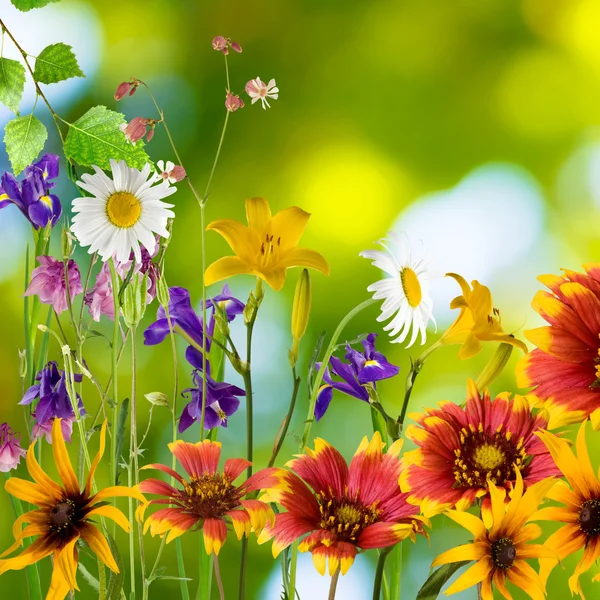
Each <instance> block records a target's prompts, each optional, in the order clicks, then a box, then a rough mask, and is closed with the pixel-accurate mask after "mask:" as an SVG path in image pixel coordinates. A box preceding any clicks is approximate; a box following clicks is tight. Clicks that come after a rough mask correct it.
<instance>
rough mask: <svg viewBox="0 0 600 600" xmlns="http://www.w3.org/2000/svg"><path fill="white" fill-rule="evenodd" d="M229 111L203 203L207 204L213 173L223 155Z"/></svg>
mask: <svg viewBox="0 0 600 600" xmlns="http://www.w3.org/2000/svg"><path fill="white" fill-rule="evenodd" d="M229 114H230V113H229V111H226V112H225V122H224V123H223V129H222V130H221V137H220V138H219V145H218V147H217V153H216V155H215V160H214V162H213V166H212V169H211V170H210V175H209V176H208V183H207V184H206V189H205V190H204V196H203V198H202V204H206V202H207V201H208V194H209V192H210V184H211V183H212V179H213V175H214V174H215V170H216V168H217V163H218V162H219V156H220V155H221V148H222V147H223V140H224V139H225V132H226V131H227V123H228V122H229Z"/></svg>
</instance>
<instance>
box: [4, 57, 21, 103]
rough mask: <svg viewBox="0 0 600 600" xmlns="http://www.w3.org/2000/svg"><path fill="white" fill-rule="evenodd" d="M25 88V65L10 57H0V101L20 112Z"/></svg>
mask: <svg viewBox="0 0 600 600" xmlns="http://www.w3.org/2000/svg"><path fill="white" fill-rule="evenodd" d="M24 89H25V67H24V66H23V65H22V64H21V63H20V62H19V61H18V60H12V59H10V58H0V102H1V103H2V104H4V105H5V106H8V108H10V110H12V111H13V112H14V113H15V114H19V104H21V97H22V96H23V90H24Z"/></svg>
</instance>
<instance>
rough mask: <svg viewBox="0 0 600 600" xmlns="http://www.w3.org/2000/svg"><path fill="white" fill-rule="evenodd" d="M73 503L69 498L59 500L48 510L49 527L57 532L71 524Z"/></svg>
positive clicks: (73, 511)
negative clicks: (62, 500)
mask: <svg viewBox="0 0 600 600" xmlns="http://www.w3.org/2000/svg"><path fill="white" fill-rule="evenodd" d="M74 517H75V503H74V502H72V501H71V500H65V501H64V502H60V503H59V504H57V505H56V506H54V507H53V508H52V510H51V511H50V529H51V530H52V531H53V532H55V533H58V532H59V531H63V530H64V529H66V528H68V527H69V526H70V525H72V524H73V520H74Z"/></svg>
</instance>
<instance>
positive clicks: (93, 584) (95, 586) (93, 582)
mask: <svg viewBox="0 0 600 600" xmlns="http://www.w3.org/2000/svg"><path fill="white" fill-rule="evenodd" d="M77 567H78V568H79V571H80V572H81V574H82V575H83V578H84V579H85V580H86V582H87V583H88V584H89V585H90V586H91V587H92V589H93V590H94V591H96V592H99V591H100V582H99V581H98V580H97V579H96V578H95V577H94V576H93V575H92V574H91V573H90V572H89V571H88V570H87V569H86V568H85V565H84V564H83V563H82V562H81V561H80V562H79V563H78V564H77Z"/></svg>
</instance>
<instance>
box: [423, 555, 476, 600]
mask: <svg viewBox="0 0 600 600" xmlns="http://www.w3.org/2000/svg"><path fill="white" fill-rule="evenodd" d="M469 562H471V561H468V560H463V561H461V562H455V563H450V564H449V565H442V566H441V567H440V568H439V569H436V570H435V571H434V572H433V573H432V574H431V575H430V576H429V577H428V578H427V581H426V582H425V583H424V584H423V587H422V588H421V589H420V590H419V593H418V594H417V599H416V600H435V599H436V598H437V597H438V595H439V593H440V592H441V591H442V588H443V587H444V584H445V583H446V582H447V581H448V579H450V577H452V575H454V573H456V571H458V569H460V568H461V567H464V566H465V565H468V564H469Z"/></svg>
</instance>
